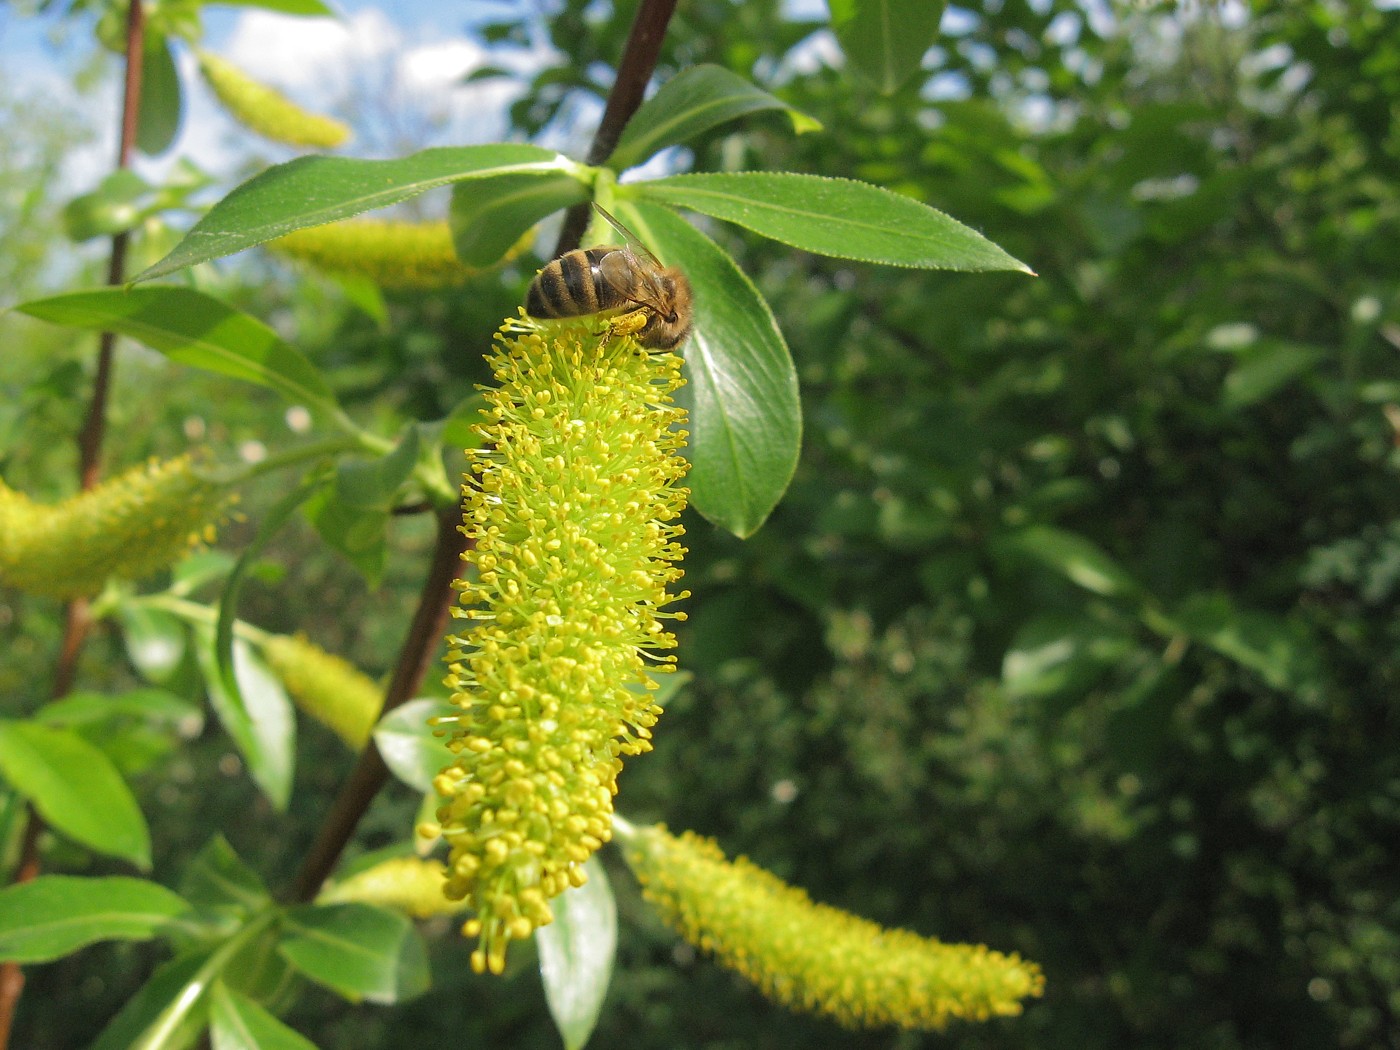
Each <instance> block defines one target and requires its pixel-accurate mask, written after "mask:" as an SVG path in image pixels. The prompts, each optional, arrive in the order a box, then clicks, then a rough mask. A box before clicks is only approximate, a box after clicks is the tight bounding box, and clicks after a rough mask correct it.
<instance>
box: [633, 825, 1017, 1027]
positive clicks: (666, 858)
mask: <svg viewBox="0 0 1400 1050" xmlns="http://www.w3.org/2000/svg"><path fill="white" fill-rule="evenodd" d="M624 847H625V853H626V856H627V860H628V863H629V864H630V866H631V868H632V870H633V872H634V873H635V874H636V876H637V878H638V879H639V880H640V882H641V883H642V887H643V891H644V893H645V896H646V899H647V900H648V901H650V902H651V903H652V904H653V905H655V906H656V908H657V909H658V910H659V911H660V912H661V914H662V916H663V917H664V918H665V919H666V921H667V922H668V923H669V924H670V925H671V926H672V927H673V928H674V929H675V930H676V931H677V932H678V933H679V934H680V935H681V936H682V937H684V938H685V939H686V940H687V941H689V942H690V943H691V944H693V945H695V946H696V947H697V948H700V949H701V950H702V951H706V952H709V953H711V954H713V955H714V956H715V958H716V959H718V960H719V962H720V963H722V964H723V965H725V966H727V967H729V968H730V969H733V970H735V971H737V972H738V973H740V974H742V975H743V976H744V977H746V978H747V979H748V980H750V981H752V982H753V983H754V984H755V985H757V986H758V988H759V989H760V990H761V991H762V992H763V993H764V994H765V995H767V996H768V997H769V998H771V999H773V1000H775V1001H777V1002H780V1003H782V1004H784V1005H786V1006H789V1007H791V1008H793V1009H795V1010H803V1011H807V1012H811V1013H817V1014H823V1015H825V1016H827V1017H831V1018H833V1019H835V1020H836V1021H839V1022H840V1023H841V1024H843V1025H846V1026H848V1027H862V1028H864V1027H881V1026H886V1025H894V1026H898V1027H900V1028H909V1029H933V1030H938V1029H942V1028H944V1027H945V1026H946V1025H947V1024H948V1022H949V1021H951V1020H955V1019H962V1020H969V1021H984V1020H987V1019H989V1018H991V1017H998V1016H1007V1015H1013V1014H1019V1013H1020V1012H1021V1008H1022V1001H1023V1000H1024V999H1026V998H1028V997H1032V996H1038V995H1040V994H1041V993H1042V991H1043V989H1044V986H1045V979H1044V977H1043V976H1042V975H1041V972H1040V967H1039V966H1037V965H1036V964H1035V963H1033V962H1028V961H1026V960H1024V959H1022V958H1020V956H1018V955H1015V954H1005V953H1002V952H998V951H992V950H991V949H989V948H986V947H984V946H983V945H980V944H945V943H943V942H941V941H936V940H933V939H931V938H928V937H920V936H919V935H917V934H914V933H911V932H909V931H907V930H892V929H887V928H885V927H882V926H879V925H877V924H876V923H873V922H870V921H869V920H867V919H862V918H859V917H857V916H855V915H852V914H850V913H849V912H844V911H841V910H839V909H837V908H832V907H829V906H827V905H824V904H817V903H815V902H814V901H813V900H812V899H811V898H810V897H808V896H807V894H806V893H805V892H803V891H802V890H800V889H798V888H797V887H795V886H790V885H788V884H787V883H785V882H783V881H782V880H781V879H779V878H778V877H777V876H776V875H773V874H771V873H770V872H767V871H765V870H763V869H762V868H760V867H758V866H757V865H755V864H752V863H750V862H749V861H748V860H746V859H744V858H743V857H740V858H739V859H737V860H728V859H726V858H725V856H724V854H723V853H722V852H721V851H720V848H719V846H717V845H716V844H715V843H714V842H713V841H712V840H710V839H706V838H702V837H700V836H698V835H695V834H692V833H690V832H686V833H684V834H682V835H679V836H676V835H672V834H670V833H669V832H668V831H666V829H665V828H664V827H660V826H657V827H650V828H640V829H632V830H630V831H629V833H628V835H627V836H626V838H625V839H624Z"/></svg>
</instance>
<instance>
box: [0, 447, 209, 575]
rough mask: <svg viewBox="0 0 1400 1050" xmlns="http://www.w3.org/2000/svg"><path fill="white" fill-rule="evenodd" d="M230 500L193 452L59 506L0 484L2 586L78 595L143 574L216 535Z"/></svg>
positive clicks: (136, 471) (155, 462)
mask: <svg viewBox="0 0 1400 1050" xmlns="http://www.w3.org/2000/svg"><path fill="white" fill-rule="evenodd" d="M229 502H230V495H229V493H228V490H227V488H226V487H225V486H224V485H222V484H220V483H217V482H215V481H213V480H211V479H210V478H208V477H207V476H205V475H204V474H203V473H201V472H200V471H199V470H198V468H197V466H196V464H195V461H194V459H193V458H192V457H190V456H178V457H176V458H175V459H171V460H165V461H163V462H162V461H158V460H151V461H150V462H149V463H147V464H145V465H144V466H140V467H136V468H134V469H132V470H129V471H127V472H126V473H124V474H121V475H119V476H117V477H114V478H112V479H111V480H109V481H104V482H102V483H101V484H100V485H98V486H96V487H95V488H92V489H89V490H88V491H86V492H80V493H78V494H77V495H75V496H71V497H69V498H68V499H66V500H63V501H62V502H59V503H54V504H45V503H36V502H34V501H33V500H31V499H29V497H27V496H25V495H24V494H22V493H20V492H16V491H15V490H14V489H11V488H9V487H8V486H7V485H5V483H4V482H3V481H0V585H4V586H7V587H15V588H18V589H19V590H23V591H28V592H29V593H31V594H40V595H46V596H48V597H52V598H77V597H83V596H89V597H90V596H92V595H95V594H97V593H98V591H100V590H101V589H102V586H103V584H105V583H106V582H107V580H109V579H112V578H117V579H129V580H136V579H140V578H141V577H143V576H147V575H149V574H150V573H153V572H156V571H158V570H160V569H164V568H167V567H169V566H170V565H172V564H173V563H174V562H176V561H178V560H179V559H180V558H182V557H184V556H185V555H186V554H187V553H189V550H190V548H191V546H193V545H194V544H196V543H198V542H200V541H206V542H207V541H210V540H212V539H213V533H214V526H215V524H216V523H217V522H218V521H219V519H220V517H221V516H222V514H223V512H224V510H225V508H226V507H227V505H228V503H229Z"/></svg>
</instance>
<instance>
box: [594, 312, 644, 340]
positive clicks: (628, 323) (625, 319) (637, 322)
mask: <svg viewBox="0 0 1400 1050" xmlns="http://www.w3.org/2000/svg"><path fill="white" fill-rule="evenodd" d="M648 320H649V318H648V316H647V312H646V310H633V311H631V312H630V313H625V314H621V315H620V316H618V317H614V318H611V319H610V320H609V321H608V327H607V329H606V330H605V331H606V333H607V337H608V338H609V339H616V338H619V337H620V336H624V335H636V334H637V333H638V332H640V331H641V330H642V329H643V328H645V327H646V326H647V321H648Z"/></svg>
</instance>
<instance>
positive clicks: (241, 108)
mask: <svg viewBox="0 0 1400 1050" xmlns="http://www.w3.org/2000/svg"><path fill="white" fill-rule="evenodd" d="M199 69H200V72H201V73H203V74H204V79H205V80H206V81H207V82H208V84H209V87H210V88H211V89H212V90H213V92H214V94H215V95H216V96H218V99H219V101H220V102H222V103H223V105H224V108H225V109H226V110H228V113H229V115H230V116H231V117H233V118H234V119H235V120H237V121H238V122H239V123H240V124H242V125H243V126H244V127H245V128H247V129H248V130H249V131H253V132H256V133H257V134H259V135H261V136H263V137H264V138H267V139H271V140H272V141H273V142H281V143H283V144H284V145H288V146H306V147H310V148H314V149H333V148H335V147H336V146H340V145H343V144H344V143H345V142H346V141H347V140H348V139H349V138H350V128H349V127H348V126H347V125H345V124H342V123H341V122H340V121H338V120H334V119H332V118H331V117H325V116H322V115H321V114H319V113H312V112H310V111H308V110H305V109H302V108H301V107H300V106H298V105H297V104H296V103H295V102H293V101H292V100H291V99H289V98H287V96H286V95H283V94H282V93H281V92H280V91H276V90H274V89H272V88H270V87H268V86H267V85H266V84H260V83H259V82H258V81H256V80H254V79H253V78H252V77H250V76H248V74H247V73H244V72H243V71H242V70H241V69H239V68H238V67H237V66H235V65H234V64H233V63H231V62H228V61H226V60H224V59H222V58H219V57H218V56H217V55H211V54H209V53H208V52H207V51H201V52H200V53H199Z"/></svg>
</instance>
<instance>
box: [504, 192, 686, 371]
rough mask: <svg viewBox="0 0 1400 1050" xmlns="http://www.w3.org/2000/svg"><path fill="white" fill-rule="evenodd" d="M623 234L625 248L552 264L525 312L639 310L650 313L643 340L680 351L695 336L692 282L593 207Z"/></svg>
mask: <svg viewBox="0 0 1400 1050" xmlns="http://www.w3.org/2000/svg"><path fill="white" fill-rule="evenodd" d="M593 207H594V208H595V209H596V210H597V212H598V214H599V215H601V216H602V217H603V218H604V219H606V220H607V222H608V225H609V226H611V227H612V228H613V229H614V230H616V231H617V232H618V233H619V234H621V235H622V239H623V242H624V243H623V245H622V246H621V247H618V246H617V245H609V246H606V247H600V248H575V249H574V250H573V251H571V252H565V253H564V254H563V255H561V256H560V257H559V258H557V259H555V260H554V261H553V262H551V263H549V264H548V265H546V266H545V267H544V268H543V269H542V270H540V272H539V273H537V274H535V279H534V280H533V281H531V282H530V290H529V292H528V293H526V295H525V312H526V313H527V314H529V315H530V316H531V317H539V318H559V317H586V316H588V315H589V314H596V313H603V312H606V311H612V310H619V309H620V308H629V307H634V308H636V309H635V310H630V311H628V312H631V313H635V312H636V310H641V311H644V314H645V323H644V324H643V325H642V327H641V328H639V329H637V330H636V332H635V334H636V336H637V342H638V343H640V344H641V345H642V346H644V347H646V348H647V349H649V350H674V349H675V348H676V347H678V346H680V345H681V343H682V342H684V341H685V337H686V336H688V335H689V334H690V324H691V298H692V295H691V291H690V281H689V279H688V278H687V277H686V275H685V274H684V273H682V272H681V271H680V270H679V269H677V268H676V267H674V266H662V265H661V261H660V260H659V259H657V257H656V256H654V255H652V254H651V252H650V251H648V250H647V248H646V246H645V245H643V244H642V242H641V241H639V240H638V239H637V235H636V234H634V233H633V232H632V231H631V230H629V229H628V228H627V227H626V226H624V225H622V223H620V222H618V221H617V220H616V219H615V218H613V217H612V216H611V215H609V214H608V213H607V212H606V211H604V210H603V209H602V208H600V207H598V205H596V204H595V205H593Z"/></svg>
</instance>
